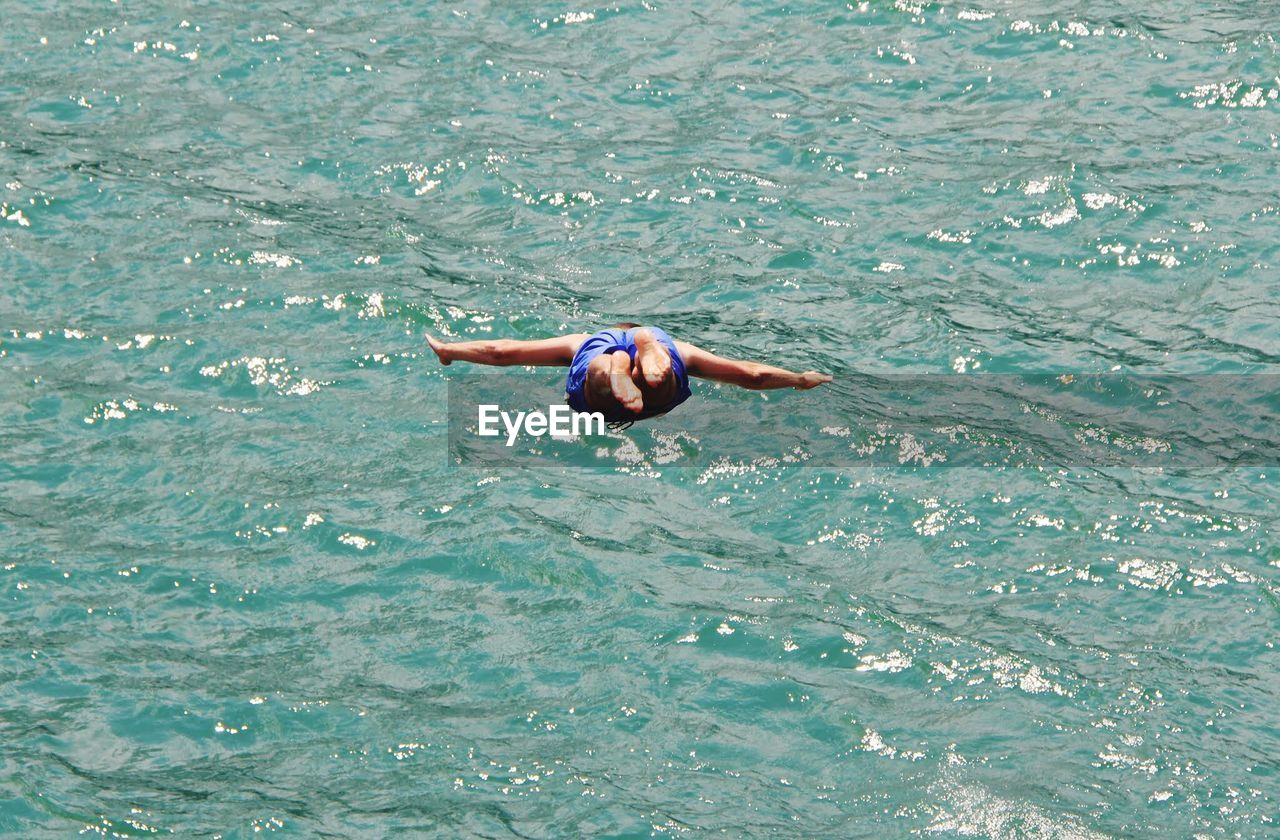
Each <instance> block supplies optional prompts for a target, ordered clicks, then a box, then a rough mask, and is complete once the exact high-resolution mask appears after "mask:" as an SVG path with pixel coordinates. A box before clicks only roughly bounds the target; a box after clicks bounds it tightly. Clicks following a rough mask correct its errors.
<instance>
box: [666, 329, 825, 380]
mask: <svg viewBox="0 0 1280 840" xmlns="http://www.w3.org/2000/svg"><path fill="white" fill-rule="evenodd" d="M676 348H677V349H678V350H679V351H680V355H681V356H682V357H683V358H684V366H685V370H687V371H688V372H689V373H690V375H692V376H700V377H702V378H703V379H713V380H715V381H716V382H727V383H729V384H730V385H740V386H741V387H743V388H750V389H751V390H753V391H763V390H765V389H767V388H796V389H797V390H801V391H806V390H808V389H810V388H816V387H817V386H819V385H821V384H822V383H824V382H830V381H831V376H830V374H826V373H818V372H817V371H816V370H807V371H805V372H804V373H796V372H794V371H790V370H787V369H785V368H780V367H774V366H773V365H765V364H761V363H759V362H744V361H741V360H739V359H726V358H724V357H722V356H717V355H716V354H715V353H712V352H710V351H707V350H703V349H702V348H701V347H696V346H694V345H692V344H689V343H688V342H684V341H677V342H676Z"/></svg>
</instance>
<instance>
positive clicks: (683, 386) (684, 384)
mask: <svg viewBox="0 0 1280 840" xmlns="http://www.w3.org/2000/svg"><path fill="white" fill-rule="evenodd" d="M637 329H646V330H648V331H649V332H651V333H653V337H654V338H656V339H658V341H660V342H662V343H663V344H664V345H665V346H666V348H667V352H668V353H670V354H671V372H672V373H674V374H675V376H676V395H675V396H674V397H673V398H672V399H671V402H669V403H667V404H666V405H664V406H660V407H658V408H650V407H649V406H645V407H644V410H643V411H641V412H640V413H639V414H633V413H632V412H630V411H627V410H626V409H625V408H623V407H622V406H616V407H615V408H613V409H612V410H611V411H605V412H602V413H603V414H604V419H605V420H607V421H609V422H610V423H615V422H626V421H628V420H644V419H645V418H648V417H656V416H657V415H659V414H666V413H667V412H668V411H670V410H671V409H673V408H675V407H676V406H678V405H679V404H680V403H682V402H684V401H685V400H687V399H689V397H691V396H693V392H692V391H690V390H689V374H688V372H686V371H685V369H684V359H683V358H682V357H681V356H680V351H679V350H677V349H676V343H675V342H674V341H672V340H671V336H669V335H667V334H666V333H665V332H663V331H662V330H661V329H659V328H657V327H643V328H641V327H636V328H635V329H630V330H625V331H624V330H601V331H600V332H598V333H596V334H595V335H593V336H591V337H590V338H588V339H587V340H586V341H584V342H582V346H581V347H579V348H578V352H577V353H575V354H574V356H573V361H572V362H571V363H570V364H569V375H568V377H566V378H565V383H564V391H565V399H566V400H568V402H569V407H570V408H572V409H573V410H574V411H587V412H590V411H595V410H596V409H593V408H591V407H590V406H589V405H587V395H586V388H587V366H588V365H590V364H591V360H592V359H594V358H595V357H596V356H599V355H600V354H601V353H612V352H613V351H615V350H626V351H627V354H628V355H630V356H631V358H632V360H633V361H634V359H635V357H636V338H635V334H636V330H637Z"/></svg>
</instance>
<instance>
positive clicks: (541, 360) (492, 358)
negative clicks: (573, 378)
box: [427, 333, 589, 366]
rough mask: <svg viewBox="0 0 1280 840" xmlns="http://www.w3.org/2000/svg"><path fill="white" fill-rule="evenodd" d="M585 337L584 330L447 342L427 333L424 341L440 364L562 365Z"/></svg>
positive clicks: (567, 362)
mask: <svg viewBox="0 0 1280 840" xmlns="http://www.w3.org/2000/svg"><path fill="white" fill-rule="evenodd" d="M588 337H589V336H588V334H587V333H573V334H572V335H562V336H557V337H556V338H542V339H538V340H536V341H517V340H514V339H510V338H497V339H486V340H484V341H455V342H453V343H450V344H446V343H444V342H443V341H441V340H440V339H438V338H436V337H435V336H433V335H428V336H427V343H428V344H430V345H431V349H432V350H434V351H435V354H436V358H438V359H439V360H440V364H442V365H447V364H449V363H450V362H474V363H476V364H478V365H502V366H507V365H551V366H565V365H568V364H569V363H570V362H572V361H573V354H574V353H577V352H578V347H579V346H581V344H582V342H583V341H585V340H586V339H587V338H588Z"/></svg>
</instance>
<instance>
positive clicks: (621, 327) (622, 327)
mask: <svg viewBox="0 0 1280 840" xmlns="http://www.w3.org/2000/svg"><path fill="white" fill-rule="evenodd" d="M638 326H640V325H639V324H633V323H631V322H630V321H623V322H622V323H620V324H614V325H613V328H614V329H615V330H634V329H635V328H636V327H638Z"/></svg>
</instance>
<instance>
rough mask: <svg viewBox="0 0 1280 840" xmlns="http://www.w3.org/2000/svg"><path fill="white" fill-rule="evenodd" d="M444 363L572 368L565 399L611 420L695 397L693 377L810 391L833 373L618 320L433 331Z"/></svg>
mask: <svg viewBox="0 0 1280 840" xmlns="http://www.w3.org/2000/svg"><path fill="white" fill-rule="evenodd" d="M427 343H428V344H430V345H431V349H432V350H434V351H435V354H436V357H437V358H439V359H440V363H441V364H445V365H447V364H450V363H452V362H474V363H476V364H481V365H503V366H505V365H550V366H561V367H562V366H565V365H567V366H568V367H569V375H568V377H567V378H566V380H565V399H566V400H567V401H568V403H569V406H570V407H571V408H573V410H574V411H580V412H590V411H598V412H600V413H601V414H603V415H604V417H605V419H606V420H608V421H609V422H612V423H625V422H628V421H633V420H644V419H646V418H648V417H656V416H658V415H659V414H666V413H667V412H668V411H670V410H671V409H673V408H675V407H676V406H678V405H679V404H680V403H682V402H684V401H685V400H687V399H689V397H690V396H691V395H692V392H691V391H690V390H689V377H690V376H699V377H702V378H703V379H712V380H715V381H716V382H727V383H729V384H731V385H739V386H741V387H743V388H750V389H752V390H756V391H761V390H765V389H768V388H795V389H797V390H801V391H807V390H808V389H810V388H814V387H817V386H818V385H821V384H823V383H824V382H830V381H831V377H830V375H828V374H825V373H818V372H817V371H816V370H808V371H805V372H804V373H795V372H793V371H789V370H785V369H783V368H779V367H773V366H772V365H765V364H760V363H759V362H744V361H739V360H737V359H726V358H723V357H721V356H717V355H716V354H714V353H711V352H708V351H706V350H703V349H702V348H701V347H696V346H694V345H692V344H689V343H688V342H684V341H675V340H673V339H672V338H671V336H669V335H667V334H666V333H665V332H663V331H662V330H661V329H659V328H658V327H644V326H640V325H639V324H616V325H614V326H613V327H612V328H610V329H607V330H601V331H600V332H598V333H595V334H594V335H588V334H587V333H573V334H571V335H562V336H559V337H558V338H544V339H540V340H537V341H514V340H511V339H496V340H486V341H458V342H454V343H451V344H446V343H444V342H443V341H440V340H439V339H437V338H436V337H435V336H431V335H428V336H427Z"/></svg>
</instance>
